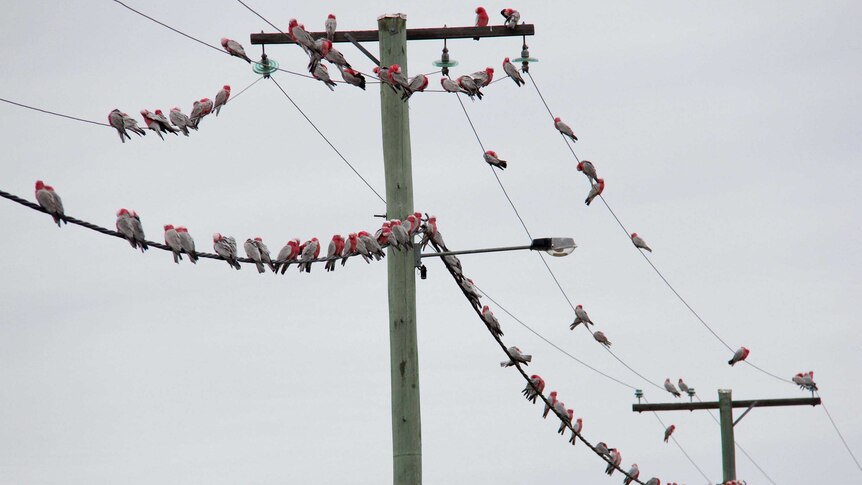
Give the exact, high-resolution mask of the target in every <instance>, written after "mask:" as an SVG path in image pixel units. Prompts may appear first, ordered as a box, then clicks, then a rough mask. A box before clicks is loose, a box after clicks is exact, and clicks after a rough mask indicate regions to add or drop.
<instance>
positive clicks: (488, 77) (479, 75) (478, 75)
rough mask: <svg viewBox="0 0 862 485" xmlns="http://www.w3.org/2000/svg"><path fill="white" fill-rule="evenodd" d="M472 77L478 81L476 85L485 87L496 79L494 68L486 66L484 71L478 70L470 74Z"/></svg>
mask: <svg viewBox="0 0 862 485" xmlns="http://www.w3.org/2000/svg"><path fill="white" fill-rule="evenodd" d="M470 77H472V78H473V81H475V82H476V85H477V86H479V87H480V88H481V87H485V86H487V85H489V84H491V81H492V80H494V68H493V67H486V68H485V70H484V71H476V72H474V73H473V74H470Z"/></svg>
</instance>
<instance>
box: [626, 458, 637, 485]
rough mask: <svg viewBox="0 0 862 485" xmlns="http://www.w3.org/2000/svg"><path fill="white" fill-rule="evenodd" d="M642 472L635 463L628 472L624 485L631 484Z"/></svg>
mask: <svg viewBox="0 0 862 485" xmlns="http://www.w3.org/2000/svg"><path fill="white" fill-rule="evenodd" d="M640 474H641V471H640V469H639V468H638V464H637V463H633V464H632V466H631V468H629V471H628V472H626V478H625V480H623V485H629V484H630V483H632V481H634V480H637V479H638V477H639V476H640Z"/></svg>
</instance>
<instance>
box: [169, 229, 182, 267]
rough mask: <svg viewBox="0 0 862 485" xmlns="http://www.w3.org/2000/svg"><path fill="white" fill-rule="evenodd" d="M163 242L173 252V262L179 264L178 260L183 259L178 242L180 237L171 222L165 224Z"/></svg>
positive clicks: (180, 245)
mask: <svg viewBox="0 0 862 485" xmlns="http://www.w3.org/2000/svg"><path fill="white" fill-rule="evenodd" d="M165 244H166V245H167V246H168V247H169V248H171V252H172V253H174V263H177V264H180V260H182V259H183V255H182V252H183V246H182V244H180V237H179V235H178V234H177V230H176V229H174V226H173V225H172V224H165Z"/></svg>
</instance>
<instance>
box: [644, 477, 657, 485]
mask: <svg viewBox="0 0 862 485" xmlns="http://www.w3.org/2000/svg"><path fill="white" fill-rule="evenodd" d="M646 485H661V480H659V479H658V478H656V477H652V478H650V479H649V480H647V481H646Z"/></svg>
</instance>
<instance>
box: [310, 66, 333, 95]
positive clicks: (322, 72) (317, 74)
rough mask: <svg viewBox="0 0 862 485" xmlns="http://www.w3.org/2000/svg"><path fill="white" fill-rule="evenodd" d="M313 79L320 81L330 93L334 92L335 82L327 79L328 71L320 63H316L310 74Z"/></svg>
mask: <svg viewBox="0 0 862 485" xmlns="http://www.w3.org/2000/svg"><path fill="white" fill-rule="evenodd" d="M311 75H312V76H314V79H317V80H318V81H322V82H323V84H326V87H328V88H329V90H330V91H335V81H333V80H332V79H330V78H329V69H327V68H326V66H324V65H323V64H321V63H317V65H316V66H315V67H314V72H312V73H311Z"/></svg>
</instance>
